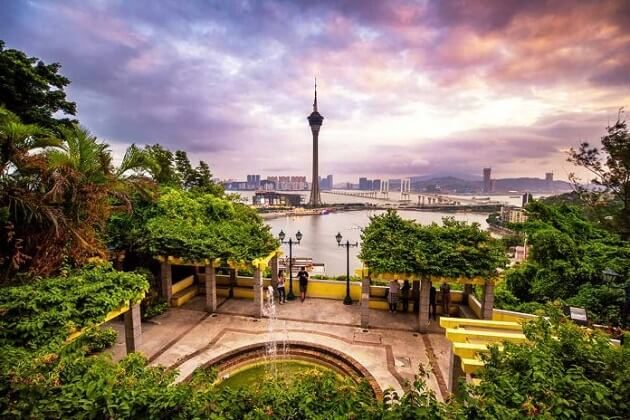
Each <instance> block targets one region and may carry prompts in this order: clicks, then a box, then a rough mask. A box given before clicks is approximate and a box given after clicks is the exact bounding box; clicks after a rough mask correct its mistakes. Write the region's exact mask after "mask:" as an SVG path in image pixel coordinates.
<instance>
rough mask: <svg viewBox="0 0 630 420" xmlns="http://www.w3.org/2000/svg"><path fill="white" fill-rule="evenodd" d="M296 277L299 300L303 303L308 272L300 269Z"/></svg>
mask: <svg viewBox="0 0 630 420" xmlns="http://www.w3.org/2000/svg"><path fill="white" fill-rule="evenodd" d="M297 275H298V280H300V299H301V301H302V302H304V299H306V289H307V288H308V272H307V271H306V269H305V268H304V267H302V268H301V269H300V271H299V272H298V274H297Z"/></svg>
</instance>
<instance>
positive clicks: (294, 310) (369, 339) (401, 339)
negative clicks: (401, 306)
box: [111, 297, 449, 398]
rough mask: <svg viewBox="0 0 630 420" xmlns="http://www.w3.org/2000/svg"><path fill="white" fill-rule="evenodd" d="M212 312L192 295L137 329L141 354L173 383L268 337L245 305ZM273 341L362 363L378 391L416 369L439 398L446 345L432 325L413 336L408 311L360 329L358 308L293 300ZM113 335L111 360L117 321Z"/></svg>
mask: <svg viewBox="0 0 630 420" xmlns="http://www.w3.org/2000/svg"><path fill="white" fill-rule="evenodd" d="M220 303H221V304H220V306H219V310H218V314H216V315H213V316H209V315H208V314H207V313H206V312H205V311H204V300H203V298H202V297H197V298H195V299H193V300H192V301H190V302H189V303H187V304H186V305H184V306H183V307H182V308H172V309H171V310H169V311H168V312H167V313H166V314H164V315H161V316H159V317H156V318H154V319H152V320H151V321H149V322H145V323H143V324H142V328H143V336H142V341H143V344H142V346H141V348H140V350H141V351H142V352H143V353H144V354H145V355H146V356H147V357H149V358H150V360H151V362H152V363H153V364H160V365H163V366H169V367H172V368H177V369H178V370H179V372H180V375H179V379H180V380H181V379H184V378H186V377H187V376H188V375H189V374H190V373H192V371H194V369H196V368H197V367H198V366H200V365H203V364H204V363H205V362H207V361H209V360H211V359H213V358H214V357H217V356H220V355H221V354H223V353H226V352H228V351H231V350H234V349H236V348H239V347H242V346H245V345H249V344H256V343H262V342H265V341H267V340H268V338H269V333H268V322H269V320H268V319H266V318H263V319H256V318H253V317H252V314H253V313H254V305H253V302H252V301H251V300H240V299H229V300H225V301H223V302H220ZM277 315H278V321H276V324H275V325H274V329H275V331H276V333H275V334H276V336H277V337H279V336H282V337H284V338H286V339H288V340H292V341H293V340H295V341H305V342H314V343H318V344H321V345H324V346H327V347H330V348H332V349H335V350H338V351H341V352H343V353H345V354H347V355H349V356H351V357H352V358H354V359H355V360H357V361H358V362H359V363H360V364H361V365H363V366H364V367H365V368H366V369H367V370H368V371H370V373H371V374H372V375H373V376H374V377H375V379H376V380H377V382H378V384H379V385H380V387H381V388H382V389H386V388H388V387H391V388H393V389H395V390H397V391H399V392H400V391H402V390H403V386H404V383H405V381H412V380H413V378H414V374H415V373H417V372H418V367H419V366H420V365H424V366H425V367H426V368H427V369H429V370H430V371H431V374H430V377H429V380H428V385H429V387H430V388H431V389H433V390H434V391H435V392H436V394H437V396H438V398H443V396H444V394H445V392H446V389H445V380H446V374H447V371H446V369H447V366H448V353H449V352H448V349H449V343H448V341H447V340H446V338H445V337H444V335H443V332H442V331H441V329H440V328H439V327H438V325H437V322H433V323H432V332H431V333H429V334H419V333H416V332H415V331H414V329H415V325H416V319H415V315H413V314H402V313H397V314H390V313H389V312H386V311H379V310H371V311H370V328H369V329H367V330H364V329H361V328H360V314H359V306H358V304H355V305H348V306H346V305H343V303H342V302H340V301H336V300H326V299H307V300H306V301H305V302H304V303H300V301H299V300H295V301H293V302H289V303H288V304H286V305H278V306H277ZM111 324H112V325H114V326H116V327H117V328H118V329H119V331H120V334H119V339H118V341H119V343H118V344H117V345H116V346H115V348H114V350H113V353H114V357H115V358H120V357H122V355H123V354H124V335H123V332H122V331H123V328H122V323H119V322H116V321H114V322H112V323H111Z"/></svg>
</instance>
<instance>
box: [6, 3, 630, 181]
mask: <svg viewBox="0 0 630 420" xmlns="http://www.w3.org/2000/svg"><path fill="white" fill-rule="evenodd" d="M0 39H3V40H5V42H6V43H7V47H8V48H18V49H21V50H24V51H25V52H27V53H28V54H30V55H35V56H37V57H40V58H42V59H44V60H45V61H47V62H53V61H56V62H60V63H61V64H62V65H63V68H62V72H63V74H65V75H66V76H67V77H69V78H70V79H71V80H72V84H71V86H70V87H69V89H68V94H69V97H70V99H71V100H73V101H75V102H76V103H77V106H78V109H79V113H78V118H79V120H80V121H81V122H82V123H83V124H84V125H85V126H87V127H88V128H89V129H90V130H91V131H92V132H93V133H94V134H96V135H98V136H99V137H100V138H102V139H104V140H106V141H107V142H108V143H110V144H111V145H112V149H113V150H114V152H115V153H117V154H118V155H120V154H121V153H122V151H124V149H125V147H126V146H127V145H129V144H130V143H137V144H146V143H161V144H163V145H165V146H167V147H169V148H172V149H176V148H181V149H184V150H186V151H188V153H189V156H190V157H191V160H193V161H195V162H196V161H197V160H199V159H204V160H206V161H208V162H209V163H210V165H211V168H212V170H213V172H214V173H215V175H216V176H218V177H220V178H244V177H245V175H246V174H248V173H259V174H261V175H263V177H265V176H267V175H283V174H287V175H289V174H295V175H307V176H308V174H309V173H310V165H311V162H310V159H311V136H310V131H309V128H308V123H307V121H306V116H307V114H308V113H310V111H311V106H312V101H313V76H314V75H317V80H318V98H319V109H320V112H321V113H322V114H323V115H324V117H325V120H324V125H323V127H322V131H321V133H320V174H322V175H324V176H325V175H327V174H329V173H332V174H334V176H335V181H346V180H348V181H351V180H352V181H355V182H356V178H358V176H372V177H386V176H390V177H397V176H411V175H429V174H436V175H447V174H452V175H458V176H465V175H469V176H477V177H480V176H481V169H482V167H483V166H491V167H492V168H493V176H494V177H497V178H503V177H512V176H537V177H544V173H545V172H547V171H551V170H553V171H554V172H555V174H556V178H557V179H566V177H567V174H568V172H571V171H573V170H574V169H573V167H572V165H571V164H569V163H567V162H566V150H567V149H568V148H569V147H571V146H575V145H577V144H579V142H580V141H583V140H590V141H597V140H598V139H599V138H600V137H601V136H602V135H603V134H604V129H605V127H606V126H607V124H608V123H609V122H613V121H614V120H615V119H616V118H617V111H618V109H619V108H620V107H623V106H625V107H626V108H627V109H630V1H626V0H615V1H573V0H570V1H562V0H555V1H520V0H496V1H461V0H460V1H456V0H453V1H405V0H388V1H384V0H355V1H351V0H330V1H314V0H309V1H289V0H287V1H227V0H219V1H183V0H170V1H162V0H160V1H157V0H151V1H149V0H146V1H122V0H118V1H106V0H95V1H87V0H76V1H38V0H24V1H18V0H15V1H12V0H3V1H2V2H1V3H0ZM628 112H630V111H628ZM626 115H627V113H626ZM309 178H310V176H309Z"/></svg>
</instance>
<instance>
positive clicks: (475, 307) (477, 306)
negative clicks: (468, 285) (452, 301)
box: [468, 294, 482, 319]
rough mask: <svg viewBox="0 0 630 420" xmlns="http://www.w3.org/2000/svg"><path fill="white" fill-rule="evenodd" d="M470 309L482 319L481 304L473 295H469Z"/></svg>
mask: <svg viewBox="0 0 630 420" xmlns="http://www.w3.org/2000/svg"><path fill="white" fill-rule="evenodd" d="M468 307H469V308H470V310H471V311H473V312H474V313H475V315H477V318H479V319H481V318H482V316H481V302H479V301H478V300H477V298H476V297H474V296H473V295H472V294H470V295H468Z"/></svg>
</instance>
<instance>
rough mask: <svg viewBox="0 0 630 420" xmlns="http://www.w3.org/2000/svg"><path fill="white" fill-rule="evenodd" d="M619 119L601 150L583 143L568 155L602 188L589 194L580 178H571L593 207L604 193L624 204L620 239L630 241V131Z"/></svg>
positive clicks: (618, 217) (619, 218)
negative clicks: (579, 180) (579, 181)
mask: <svg viewBox="0 0 630 420" xmlns="http://www.w3.org/2000/svg"><path fill="white" fill-rule="evenodd" d="M621 113H622V111H620V112H619V118H618V119H617V122H616V123H615V124H614V125H612V126H610V127H607V129H606V131H607V134H606V135H605V136H604V137H602V139H601V144H602V148H601V149H598V148H597V147H593V146H591V145H590V144H589V143H588V142H583V143H582V144H580V147H579V148H578V149H577V150H575V149H573V148H572V149H571V150H570V152H569V161H570V162H572V163H574V164H576V165H578V166H581V167H583V168H586V169H587V170H589V171H590V172H591V173H592V174H593V175H594V178H593V179H592V180H591V183H593V184H595V185H597V186H600V187H602V188H603V189H602V190H600V191H597V192H593V191H587V190H585V189H584V188H583V187H580V186H579V183H578V182H577V181H578V180H577V178H576V177H574V176H572V178H573V180H574V181H575V182H574V183H575V184H576V186H578V188H579V190H580V192H581V193H582V194H583V195H584V196H587V197H590V198H591V201H592V202H593V205H597V202H598V201H600V199H601V198H605V197H603V196H602V194H608V193H610V194H612V196H613V197H614V198H615V199H616V200H619V202H620V203H621V206H620V209H619V211H618V212H617V213H616V214H615V219H616V221H617V228H618V230H619V232H620V233H621V236H622V237H623V238H624V239H626V240H628V239H630V132H628V125H627V123H626V121H623V120H622V119H621Z"/></svg>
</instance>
